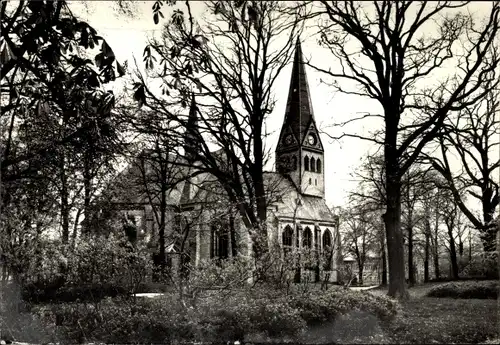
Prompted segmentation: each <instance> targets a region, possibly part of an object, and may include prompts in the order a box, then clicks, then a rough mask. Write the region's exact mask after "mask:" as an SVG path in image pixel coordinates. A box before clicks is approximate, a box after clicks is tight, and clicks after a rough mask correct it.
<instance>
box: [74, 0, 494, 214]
mask: <svg viewBox="0 0 500 345" xmlns="http://www.w3.org/2000/svg"><path fill="white" fill-rule="evenodd" d="M153 3H154V2H153V1H143V2H139V1H138V2H135V3H132V4H130V11H131V14H132V15H131V16H126V15H121V14H119V13H118V12H117V11H116V9H117V5H116V3H115V2H112V1H110V2H107V1H92V2H90V1H89V2H83V1H75V2H70V8H71V9H72V11H73V12H74V14H75V15H77V16H79V17H80V18H81V19H83V20H86V21H87V22H88V23H89V24H90V25H91V26H93V27H94V28H95V29H96V30H97V32H98V33H99V34H100V35H101V36H103V37H104V38H105V39H106V41H107V42H108V44H109V45H110V46H111V47H112V49H113V51H114V52H115V55H116V57H117V60H118V61H119V62H120V63H123V62H125V61H127V62H128V65H129V66H134V57H135V58H136V59H137V61H138V63H141V62H142V54H143V50H144V47H145V46H146V44H147V39H148V38H149V37H152V36H153V35H157V34H159V33H160V31H161V28H162V26H161V25H155V24H154V22H153V17H152V10H151V6H152V5H153ZM475 4H476V3H475ZM487 7H489V6H488V2H483V3H482V4H479V5H475V8H476V10H477V9H479V10H481V9H482V8H485V9H486V8H487ZM192 10H193V14H194V15H195V16H197V15H200V14H202V13H203V3H202V2H201V1H199V2H192ZM162 11H163V13H164V15H165V19H164V20H166V19H167V18H168V12H169V9H168V8H167V7H166V6H164V8H163V10H162ZM160 24H161V22H160ZM301 38H302V50H303V53H304V58H305V59H306V60H308V59H311V63H313V64H324V63H326V64H328V63H329V61H330V60H331V59H332V57H331V55H330V53H328V52H325V51H324V50H323V48H320V47H319V46H318V45H317V39H316V38H315V37H311V34H310V32H309V33H308V32H305V34H304V35H303V37H301ZM291 67H292V66H291V63H290V64H289V65H288V66H287V67H286V68H284V70H283V71H282V73H281V75H280V77H279V78H278V80H277V82H276V86H275V98H276V100H277V104H276V107H275V109H274V111H273V113H272V114H271V115H270V116H269V119H268V121H267V129H268V131H270V132H272V133H273V134H272V135H271V136H270V137H269V138H268V142H267V143H266V146H268V147H269V146H270V147H271V152H273V153H274V149H275V147H276V143H277V140H278V136H279V131H280V129H281V125H282V123H283V119H284V115H285V106H286V100H287V97H288V89H289V82H290V75H291ZM306 71H307V77H308V81H309V89H310V92H311V100H312V103H313V109H314V116H315V119H316V123H317V124H318V126H319V128H320V130H323V131H325V132H327V133H329V134H331V135H339V134H340V133H341V132H342V131H343V130H345V131H348V132H356V133H357V134H362V133H363V134H366V133H367V131H368V130H370V129H372V128H374V127H375V126H377V127H379V126H380V123H374V122H373V121H371V120H363V121H360V122H357V123H356V124H354V125H353V126H351V127H349V128H348V129H343V128H333V127H332V124H333V123H336V122H337V123H338V122H342V121H345V120H347V119H349V118H352V117H355V116H359V115H360V114H361V113H363V112H368V111H370V112H377V111H378V108H377V107H378V104H376V103H375V104H374V103H373V101H370V100H367V99H364V98H360V97H357V96H350V95H345V94H338V93H334V92H333V90H332V88H331V87H329V86H328V85H325V84H323V83H321V82H320V80H321V79H322V78H323V79H324V78H325V76H324V75H322V74H321V73H319V72H316V71H314V70H313V69H312V68H311V67H306ZM321 139H322V142H323V146H324V149H325V167H324V169H325V181H326V186H325V190H326V201H327V204H328V205H329V206H331V207H337V206H343V205H345V203H346V201H347V200H346V199H347V196H348V194H349V191H351V190H354V189H355V188H356V182H355V181H354V177H352V172H353V171H355V170H356V169H357V168H358V166H359V165H360V163H361V162H362V160H363V158H364V156H365V155H366V154H367V152H372V153H373V152H374V151H375V150H376V147H374V146H373V145H374V144H373V143H370V142H366V141H362V140H359V139H354V138H344V139H342V140H341V141H338V140H332V139H329V138H328V137H327V135H325V134H322V135H321ZM270 161H271V162H274V158H273V159H271V160H270ZM266 168H267V169H269V170H271V169H273V167H272V166H268V167H266Z"/></svg>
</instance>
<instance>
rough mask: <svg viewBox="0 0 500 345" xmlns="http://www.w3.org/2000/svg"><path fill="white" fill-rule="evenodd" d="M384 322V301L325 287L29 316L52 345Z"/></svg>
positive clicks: (390, 310)
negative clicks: (48, 333) (51, 330)
mask: <svg viewBox="0 0 500 345" xmlns="http://www.w3.org/2000/svg"><path fill="white" fill-rule="evenodd" d="M356 310H357V311H360V312H363V313H364V314H365V315H367V314H369V315H372V316H373V317H376V318H377V319H386V318H391V317H392V316H394V315H395V313H396V305H395V303H394V302H392V301H391V300H389V299H387V298H385V297H376V296H373V295H371V294H369V293H364V292H356V291H351V290H349V289H344V288H340V287H339V288H331V289H329V290H328V291H326V292H321V293H320V292H315V293H313V292H309V293H305V294H303V293H299V292H298V291H295V292H293V293H292V294H289V295H285V294H283V293H282V292H281V291H280V290H273V289H269V288H266V287H264V286H259V285H258V286H256V287H254V288H249V287H246V288H243V289H233V290H227V291H226V290H224V291H218V292H217V293H213V292H205V293H204V294H203V296H200V298H199V301H198V303H197V304H196V305H195V306H190V305H189V304H187V305H185V304H184V303H182V302H181V301H180V300H179V298H178V296H177V295H173V294H165V295H164V296H162V297H160V298H152V299H149V298H148V299H138V300H137V303H133V301H132V300H127V299H124V298H113V299H111V298H106V299H104V300H102V301H100V302H99V303H94V304H90V303H59V304H56V305H50V306H37V307H36V313H37V314H38V315H39V316H40V317H41V318H43V319H44V320H45V322H46V323H47V324H48V325H51V326H52V327H56V329H57V334H58V335H59V339H58V340H59V341H61V342H68V343H75V342H92V341H99V342H105V343H138V342H140V343H169V342H175V341H187V342H193V341H200V340H203V341H216V342H221V341H223V342H226V341H235V340H240V341H243V340H248V339H249V338H251V337H252V336H253V337H255V336H256V335H260V336H263V337H265V338H267V339H273V340H276V341H283V339H285V338H288V339H294V338H295V339H299V338H298V337H300V336H301V334H303V333H304V332H305V331H306V330H307V328H308V327H313V326H315V325H316V324H318V323H322V322H329V321H333V320H336V318H337V317H344V316H345V315H348V314H350V313H351V312H352V311H356Z"/></svg>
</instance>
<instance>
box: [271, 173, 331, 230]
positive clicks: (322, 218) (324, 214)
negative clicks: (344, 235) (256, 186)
mask: <svg viewBox="0 0 500 345" xmlns="http://www.w3.org/2000/svg"><path fill="white" fill-rule="evenodd" d="M265 176H266V178H265V181H266V186H267V188H268V190H269V189H270V182H271V181H275V182H272V184H273V190H277V191H280V192H281V193H282V194H281V195H282V198H278V200H277V201H275V202H273V205H275V206H276V207H277V211H275V212H274V213H275V215H276V216H277V217H285V218H295V219H300V220H311V221H315V222H318V221H319V222H326V223H335V222H336V218H335V215H334V214H333V212H332V211H331V210H330V209H329V208H328V206H327V205H326V202H325V199H323V198H318V197H315V196H307V195H301V194H300V193H299V192H298V190H297V187H296V186H295V184H294V183H293V182H292V181H290V180H289V179H288V178H286V177H284V176H283V175H281V174H279V173H274V172H272V173H266V175H265Z"/></svg>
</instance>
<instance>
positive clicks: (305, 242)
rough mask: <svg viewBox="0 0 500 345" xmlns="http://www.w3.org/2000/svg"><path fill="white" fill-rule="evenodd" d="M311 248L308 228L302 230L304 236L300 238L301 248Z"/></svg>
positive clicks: (310, 235) (310, 234) (310, 236)
mask: <svg viewBox="0 0 500 345" xmlns="http://www.w3.org/2000/svg"><path fill="white" fill-rule="evenodd" d="M311 246H312V232H311V229H309V227H307V228H305V229H304V234H303V238H302V247H304V248H311Z"/></svg>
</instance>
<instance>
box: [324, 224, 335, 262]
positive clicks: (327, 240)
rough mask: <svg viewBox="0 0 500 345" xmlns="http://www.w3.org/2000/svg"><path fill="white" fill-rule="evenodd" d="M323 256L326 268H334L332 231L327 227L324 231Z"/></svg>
mask: <svg viewBox="0 0 500 345" xmlns="http://www.w3.org/2000/svg"><path fill="white" fill-rule="evenodd" d="M323 258H324V269H325V270H327V271H330V270H331V269H332V258H333V250H332V233H331V232H330V230H328V229H326V230H325V232H324V233H323Z"/></svg>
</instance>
